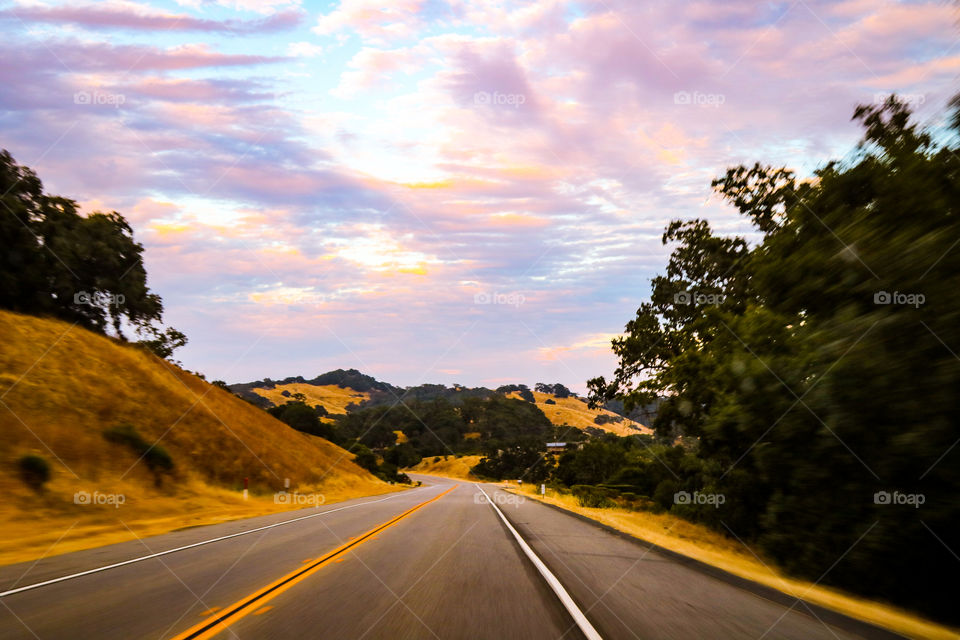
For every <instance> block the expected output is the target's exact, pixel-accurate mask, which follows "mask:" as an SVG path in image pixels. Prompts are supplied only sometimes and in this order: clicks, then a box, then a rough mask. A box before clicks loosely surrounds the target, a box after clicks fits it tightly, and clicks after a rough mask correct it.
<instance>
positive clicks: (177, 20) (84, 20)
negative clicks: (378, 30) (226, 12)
mask: <svg viewBox="0 0 960 640" xmlns="http://www.w3.org/2000/svg"><path fill="white" fill-rule="evenodd" d="M3 19H6V20H17V21H22V22H27V23H30V22H37V23H48V24H56V25H62V24H65V23H66V24H75V25H79V26H82V27H86V28H88V29H134V30H147V31H207V32H221V33H233V34H237V35H240V34H252V33H271V32H275V31H282V30H286V29H292V28H294V27H296V26H297V25H298V24H299V23H300V21H301V20H302V19H303V13H302V12H300V11H297V10H292V11H283V12H278V13H274V14H273V15H271V16H268V17H266V18H262V19H260V20H208V19H202V18H195V17H193V16H190V15H187V14H183V13H179V14H175V13H167V12H163V11H157V10H154V9H151V8H150V7H147V6H144V5H136V4H132V3H127V2H124V3H104V4H87V5H70V6H44V5H36V4H19V5H17V6H15V7H12V8H8V9H3V10H0V20H3Z"/></svg>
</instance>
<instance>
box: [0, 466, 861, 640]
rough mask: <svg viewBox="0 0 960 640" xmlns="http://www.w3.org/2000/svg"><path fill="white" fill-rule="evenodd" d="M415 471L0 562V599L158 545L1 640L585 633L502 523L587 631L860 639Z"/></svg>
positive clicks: (50, 603) (68, 588) (4, 628)
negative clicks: (271, 506)
mask: <svg viewBox="0 0 960 640" xmlns="http://www.w3.org/2000/svg"><path fill="white" fill-rule="evenodd" d="M418 478H420V479H422V480H423V481H424V483H425V484H424V486H423V487H420V488H418V489H413V490H410V491H405V492H402V493H399V494H394V495H392V496H387V497H383V496H381V497H376V498H365V499H359V500H352V501H348V502H345V503H340V504H336V505H329V506H326V507H322V508H320V509H319V510H318V509H311V510H303V511H297V512H288V513H283V514H274V515H271V516H264V517H260V518H251V519H248V520H243V521H236V522H231V523H224V524H221V525H214V526H209V527H201V528H196V529H190V530H187V531H181V532H176V533H171V534H166V535H163V536H156V537H153V538H148V539H145V540H143V541H138V542H128V543H123V544H118V545H111V546H108V547H103V548H101V549H96V550H89V551H82V552H77V553H71V554H65V555H63V556H56V557H53V558H47V559H45V560H42V561H40V562H38V563H36V564H30V563H24V564H20V565H12V566H8V567H3V568H0V591H4V592H7V591H10V590H12V589H16V588H20V587H23V586H25V585H26V586H28V585H32V584H39V583H44V582H47V581H50V580H53V579H57V578H61V577H64V576H75V575H76V574H82V573H83V572H87V571H90V570H91V569H98V568H102V567H107V566H109V565H114V564H117V563H121V562H125V561H128V560H132V559H137V558H144V557H145V556H151V555H153V554H156V553H158V552H164V551H170V552H169V553H165V554H163V555H156V556H154V557H146V558H145V559H141V560H138V561H136V562H131V563H129V564H122V565H120V566H116V567H113V568H109V569H105V570H100V571H96V572H94V573H86V574H83V575H76V577H70V578H69V579H65V580H61V581H59V582H53V583H49V584H45V585H43V586H39V587H36V588H32V589H28V590H24V591H19V592H15V593H10V594H8V595H3V596H2V597H0V605H2V606H0V640H5V639H8V638H9V639H14V638H15V639H20V638H24V639H34V638H40V639H44V640H45V639H48V638H49V639H59V638H70V639H86V638H91V639H93V638H96V639H98V640H99V639H101V638H102V639H107V640H109V639H114V638H116V639H123V640H128V639H131V638H150V639H165V640H169V639H173V638H178V637H179V638H187V637H191V638H197V639H199V638H209V637H216V638H243V639H258V638H266V639H273V638H277V639H281V638H337V639H340V638H345V639H354V638H356V639H359V638H368V639H380V638H383V639H390V640H394V639H403V638H411V639H413V638H444V639H447V638H450V639H460V638H462V639H478V638H491V639H494V638H496V639H501V638H522V639H523V640H539V639H541V638H542V639H545V640H558V639H561V638H563V639H576V638H583V637H584V635H583V632H582V631H581V627H578V626H577V624H576V620H575V615H574V614H572V613H571V609H570V608H569V607H567V606H564V604H563V603H562V602H561V599H560V598H559V597H558V594H557V592H556V590H555V589H553V588H551V586H550V584H549V583H548V580H547V579H545V576H544V574H543V573H542V572H541V571H539V570H538V569H537V567H536V563H535V561H534V560H532V559H531V557H530V556H528V555H527V554H526V553H525V552H524V550H523V549H522V548H521V545H520V544H519V543H518V541H517V540H516V539H515V538H514V536H513V535H512V533H511V531H510V529H511V528H514V529H516V531H517V532H518V534H519V535H520V536H521V538H522V539H523V540H524V541H526V543H528V544H529V546H530V550H531V551H532V552H533V553H534V554H535V556H536V557H538V558H540V559H542V562H543V563H544V565H545V566H546V568H547V569H548V570H549V572H550V573H551V574H552V575H554V576H555V577H556V579H557V580H558V581H559V583H560V584H561V585H562V587H564V590H565V591H567V592H568V593H569V596H570V599H571V600H572V601H573V602H574V603H575V606H576V607H577V608H578V609H579V610H580V611H581V612H583V614H584V615H585V616H586V618H587V619H588V620H589V622H590V624H591V626H593V627H595V629H596V632H597V633H598V635H599V636H600V637H603V638H607V639H613V638H643V639H644V640H647V639H649V638H663V639H674V640H676V639H681V638H751V639H757V638H797V639H801V638H802V639H804V640H806V639H819V638H824V639H834V640H847V639H852V638H856V637H859V636H856V635H853V634H851V633H849V632H847V631H843V630H841V629H838V628H836V627H833V626H831V625H829V624H827V623H825V622H823V621H822V620H819V619H817V618H816V617H815V615H812V614H811V612H809V611H804V610H803V609H802V608H801V607H794V608H793V609H789V608H788V607H786V606H783V605H781V604H777V603H774V602H771V601H769V600H765V599H763V598H760V597H758V596H756V595H754V594H753V593H750V592H748V591H745V590H742V589H739V588H737V587H735V586H732V585H730V584H727V583H725V582H721V581H719V580H717V579H715V578H712V577H710V576H707V575H705V574H703V573H700V572H697V571H695V570H693V569H690V568H688V567H685V566H683V565H681V564H679V563H677V562H675V561H673V560H671V559H669V558H666V557H664V556H660V555H658V554H656V553H655V552H653V551H650V550H648V549H644V548H642V547H640V546H638V545H636V544H634V543H632V542H630V541H627V540H624V539H622V538H620V537H618V536H615V535H613V534H611V533H609V532H606V531H603V530H602V529H599V528H598V527H596V526H592V525H590V524H589V523H586V522H582V521H580V520H578V519H576V518H573V517H570V516H569V515H567V514H564V513H561V512H558V511H556V510H553V509H550V508H549V507H545V506H543V505H541V504H538V503H535V502H532V501H525V502H522V503H520V504H516V502H517V501H516V500H515V499H514V498H513V497H512V496H511V497H507V496H508V495H509V494H505V493H503V492H501V491H499V490H498V489H497V488H496V487H495V486H492V485H483V491H485V492H486V493H487V494H489V495H490V496H491V497H492V498H493V499H494V501H495V502H499V503H501V506H500V509H501V511H502V512H503V514H504V515H505V516H506V519H507V520H508V522H509V525H510V526H508V523H505V522H503V521H502V520H501V518H500V516H499V515H498V514H497V512H496V510H495V509H494V508H493V507H491V505H490V504H488V503H487V502H486V500H484V499H483V494H482V493H481V490H480V487H478V486H477V485H474V484H472V483H466V482H459V483H458V482H456V481H452V480H445V479H442V478H430V477H427V476H418ZM385 498H386V499H385ZM305 515H310V516H315V517H310V518H302V516H305ZM296 518H301V519H299V520H295V521H292V522H288V521H291V520H294V519H296ZM282 522H285V524H279V523H282ZM274 524H276V525H278V526H272V527H271V526H269V525H274ZM251 530H256V531H253V532H251V533H243V532H246V531H251ZM234 534H242V535H234ZM224 536H232V537H225V538H223V539H221V540H217V541H215V542H209V543H207V544H200V545H198V546H191V545H196V544H197V543H199V542H206V541H209V540H213V539H216V538H221V537H224ZM182 547H186V548H182ZM258 594H260V595H258ZM234 612H239V613H234ZM218 617H219V618H223V619H224V620H223V622H222V623H219V624H213V623H215V622H216V621H217V620H218V619H219V618H218Z"/></svg>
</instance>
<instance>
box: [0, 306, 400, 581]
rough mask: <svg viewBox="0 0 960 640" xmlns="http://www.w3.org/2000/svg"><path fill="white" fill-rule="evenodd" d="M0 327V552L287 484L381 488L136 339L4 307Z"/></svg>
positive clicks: (216, 514) (332, 449)
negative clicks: (1, 528) (0, 530)
mask: <svg viewBox="0 0 960 640" xmlns="http://www.w3.org/2000/svg"><path fill="white" fill-rule="evenodd" d="M0 335H3V337H4V347H3V349H2V351H0V459H2V468H0V491H2V493H3V495H4V500H3V501H2V503H0V516H2V519H3V521H4V522H5V523H7V524H6V525H5V532H4V533H5V535H4V537H3V540H2V542H0V563H6V562H12V561H17V560H24V559H27V558H30V557H37V556H39V555H40V553H45V554H47V555H49V554H56V553H63V552H66V551H72V550H76V549H79V548H88V547H94V546H99V545H101V544H105V543H108V542H115V541H119V540H124V539H131V538H134V537H138V536H140V537H142V536H144V535H151V534H155V533H160V532H163V531H169V530H173V529H177V528H181V527H184V526H192V525H197V524H204V523H210V522H216V521H222V520H226V519H233V518H238V517H245V516H251V515H256V514H258V513H267V512H272V511H277V510H281V509H285V508H289V507H288V506H286V505H284V504H276V503H275V501H274V499H273V494H274V492H277V491H280V490H282V489H284V488H285V486H286V485H287V483H289V489H288V491H294V490H298V491H300V492H301V493H303V492H311V495H315V496H316V497H315V498H314V500H315V501H320V500H323V501H326V502H330V501H334V500H340V499H345V498H349V497H355V496H359V495H370V494H375V493H383V492H386V491H390V490H392V489H393V487H391V486H390V485H388V484H386V483H383V482H381V481H380V480H378V479H376V478H375V477H373V476H372V475H371V474H370V473H368V472H367V471H365V470H364V469H361V468H360V467H358V466H357V465H356V464H354V463H353V462H352V458H353V456H352V455H351V454H349V453H348V452H346V451H345V450H343V449H341V448H340V447H337V446H336V445H334V444H332V443H330V442H328V441H326V440H323V439H321V438H316V437H313V436H308V435H306V434H303V433H300V432H297V431H295V430H293V429H291V428H290V427H288V426H287V425H285V424H283V423H282V422H280V421H279V420H276V419H274V418H272V417H271V416H269V415H268V414H266V413H265V412H263V411H261V410H259V409H257V408H256V407H253V406H251V405H250V404H248V403H246V402H244V401H243V400H241V399H239V398H237V397H236V396H234V395H233V394H232V393H230V392H229V391H227V390H225V389H222V388H219V387H217V386H214V385H211V384H208V383H207V382H205V381H204V380H202V379H201V378H199V377H197V376H196V375H193V374H190V373H187V372H185V371H183V370H182V369H179V368H178V367H176V366H174V365H172V364H170V363H169V362H166V361H164V360H161V359H159V358H157V357H156V356H154V355H152V354H150V353H148V352H147V351H145V350H143V349H140V348H137V347H134V346H131V345H128V344H124V343H120V342H119V341H116V340H114V339H111V338H107V337H105V336H103V335H100V334H96V333H92V332H90V331H87V330H85V329H82V328H80V327H78V326H76V325H71V324H69V323H66V322H62V321H59V320H51V319H41V318H36V317H32V316H25V315H20V314H17V313H12V312H7V311H0ZM154 443H156V445H157V446H155V447H152V448H151V447H150V445H151V444H154ZM45 467H46V468H48V473H49V480H48V481H46V482H42V478H43V476H44V475H45V472H44V468H45ZM245 479H247V481H248V482H249V488H250V498H249V499H248V500H244V499H243V497H242V489H243V486H244V481H245ZM85 496H87V497H85ZM98 496H99V498H98ZM110 496H112V498H110ZM321 496H322V497H321ZM98 500H100V501H101V504H96V502H97V501H98ZM301 506H302V505H301ZM48 547H49V548H48Z"/></svg>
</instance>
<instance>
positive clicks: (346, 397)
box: [252, 382, 370, 422]
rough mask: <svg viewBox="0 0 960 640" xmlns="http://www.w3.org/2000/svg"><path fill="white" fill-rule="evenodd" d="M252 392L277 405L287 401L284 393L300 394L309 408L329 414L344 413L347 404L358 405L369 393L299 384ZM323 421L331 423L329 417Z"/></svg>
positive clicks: (328, 386)
mask: <svg viewBox="0 0 960 640" xmlns="http://www.w3.org/2000/svg"><path fill="white" fill-rule="evenodd" d="M252 391H253V392H254V393H256V394H258V395H260V396H263V397H264V398H266V399H267V400H269V401H270V402H272V403H274V404H277V405H280V404H284V403H285V402H287V401H288V400H289V396H284V395H283V392H284V391H286V392H287V393H289V394H290V395H293V394H295V393H302V394H303V395H304V396H306V397H307V404H309V405H310V406H314V405H321V406H322V407H323V408H324V409H326V410H327V413H330V414H336V413H346V412H347V405H348V404H350V403H354V404H360V403H361V402H363V401H364V400H366V399H368V398H369V397H370V394H369V393H364V392H362V391H355V390H353V389H350V388H346V389H345V388H343V387H338V386H337V385H335V384H325V385H313V384H309V383H301V382H291V383H290V384H278V385H277V386H276V387H274V388H272V389H265V388H262V387H257V388H254V389H252ZM323 420H324V421H325V422H333V420H332V418H329V417H325V418H323Z"/></svg>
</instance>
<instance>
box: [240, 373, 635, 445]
mask: <svg viewBox="0 0 960 640" xmlns="http://www.w3.org/2000/svg"><path fill="white" fill-rule="evenodd" d="M283 391H289V392H290V393H291V394H294V393H302V394H303V395H305V396H306V397H307V404H310V405H316V404H319V405H322V406H323V407H324V408H325V409H326V410H327V412H329V413H331V414H333V413H346V412H347V409H346V407H347V405H348V404H350V403H351V402H354V403H358V404H359V403H360V402H361V401H363V400H365V399H367V398H368V397H369V394H367V393H363V392H360V391H354V390H353V389H350V388H346V389H343V388H340V387H338V386H336V385H312V384H303V383H297V382H294V383H291V384H278V385H277V386H276V387H275V388H274V389H253V392H254V393H257V394H259V395H261V396H263V397H264V398H267V399H268V400H270V401H271V402H273V403H274V404H283V403H285V402H287V400H288V398H285V397H283V396H282V395H281V392H283ZM533 396H534V398H535V400H536V404H537V406H538V407H540V409H541V410H542V411H543V413H544V414H546V416H547V418H549V419H550V422H552V423H553V424H555V425H557V426H562V425H569V426H571V427H576V428H578V429H586V428H587V427H595V428H597V429H602V430H604V431H608V432H610V433H615V434H617V435H618V436H629V435H633V434H636V433H652V431H651V430H650V429H648V428H647V427H645V426H644V425H642V424H640V423H639V422H634V421H633V420H627V419H626V418H624V420H623V422H619V423H618V422H609V423H607V424H604V425H598V424H597V423H595V422H594V421H593V419H594V418H596V417H597V416H598V415H601V414H602V415H607V416H611V417H616V414H615V413H613V412H611V411H607V410H606V409H601V410H599V411H595V410H593V409H589V408H587V405H586V404H585V403H583V402H581V401H580V400H577V399H576V398H573V397H569V398H557V397H555V396H553V395H552V394H549V393H540V392H539V391H534V392H533ZM508 397H511V398H519V397H520V394H519V392H513V393H510V394H508ZM548 399H551V400H553V401H554V402H556V404H546V401H547V400H548ZM324 421H325V422H333V420H332V419H331V418H325V419H324ZM631 426H634V427H637V429H632V428H630V427H631Z"/></svg>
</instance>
